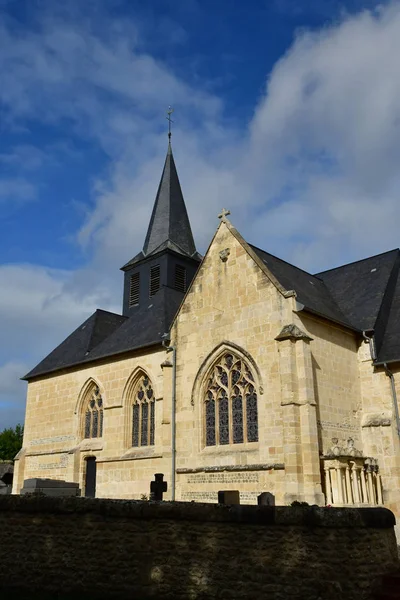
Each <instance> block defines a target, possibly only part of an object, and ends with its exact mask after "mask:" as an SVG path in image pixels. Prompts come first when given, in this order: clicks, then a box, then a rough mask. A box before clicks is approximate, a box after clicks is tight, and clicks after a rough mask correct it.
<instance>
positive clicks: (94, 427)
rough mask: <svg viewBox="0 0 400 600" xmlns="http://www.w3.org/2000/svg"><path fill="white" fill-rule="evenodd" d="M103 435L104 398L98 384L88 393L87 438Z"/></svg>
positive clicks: (85, 426)
mask: <svg viewBox="0 0 400 600" xmlns="http://www.w3.org/2000/svg"><path fill="white" fill-rule="evenodd" d="M102 435H103V399H102V397H101V394H100V390H99V388H98V387H97V386H95V385H94V386H93V388H92V389H91V390H90V392H89V394H88V400H87V401H86V410H85V425H84V437H85V438H98V437H101V436H102Z"/></svg>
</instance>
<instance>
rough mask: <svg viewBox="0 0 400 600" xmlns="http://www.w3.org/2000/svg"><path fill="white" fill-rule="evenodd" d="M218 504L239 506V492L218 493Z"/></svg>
mask: <svg viewBox="0 0 400 600" xmlns="http://www.w3.org/2000/svg"><path fill="white" fill-rule="evenodd" d="M218 504H240V494H239V490H226V491H224V490H223V491H221V492H218Z"/></svg>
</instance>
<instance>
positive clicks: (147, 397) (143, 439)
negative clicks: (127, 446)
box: [132, 377, 155, 447]
mask: <svg viewBox="0 0 400 600" xmlns="http://www.w3.org/2000/svg"><path fill="white" fill-rule="evenodd" d="M154 436H155V398H154V390H153V388H152V385H151V382H150V380H149V379H148V377H143V378H142V379H141V380H140V381H139V384H138V386H137V388H136V391H135V395H134V399H133V406H132V446H135V447H137V446H153V445H154Z"/></svg>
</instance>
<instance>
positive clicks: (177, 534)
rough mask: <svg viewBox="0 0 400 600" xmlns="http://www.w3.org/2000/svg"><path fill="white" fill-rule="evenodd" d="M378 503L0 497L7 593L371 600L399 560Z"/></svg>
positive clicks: (62, 598)
mask: <svg viewBox="0 0 400 600" xmlns="http://www.w3.org/2000/svg"><path fill="white" fill-rule="evenodd" d="M393 526H394V516H393V514H392V513H391V512H390V511H388V510H386V509H382V508H376V509H334V508H329V509H328V508H318V507H293V508H292V507H269V506H262V507H256V506H221V505H210V504H194V503H180V502H176V503H169V502H162V503H153V502H139V501H122V500H91V499H87V498H49V497H27V496H25V497H21V496H8V497H6V496H5V497H0V528H1V529H0V530H1V531H2V539H7V544H1V545H0V564H1V565H2V567H3V568H2V571H3V573H6V574H7V576H6V577H3V578H2V581H1V583H0V589H2V590H3V593H4V594H5V596H4V597H7V598H12V599H13V600H16V599H17V598H19V599H21V600H22V599H25V598H27V599H28V598H29V600H32V598H34V599H35V598H40V600H46V599H47V598H51V599H52V600H54V599H55V598H57V599H58V600H67V599H68V600H69V599H70V598H71V599H72V598H73V599H74V600H79V598H85V600H87V599H88V598H90V599H92V600H97V599H98V600H100V599H103V598H108V599H114V598H115V599H117V598H124V599H126V598H132V599H133V598H134V599H135V600H136V599H137V600H153V599H155V598H157V600H160V599H161V598H162V599H163V600H168V599H175V598H176V599H182V600H183V599H185V600H186V599H193V600H203V599H214V598H215V599H216V598H219V599H222V598H224V599H232V600H240V599H252V600H253V599H255V598H269V599H272V600H287V599H288V598H290V599H291V600H331V599H332V600H333V598H334V599H335V600H337V599H338V598H341V599H342V598H344V599H346V600H347V599H348V600H352V599H354V600H355V599H357V600H370V599H371V598H372V593H373V591H374V589H375V588H376V587H377V586H378V584H379V580H380V577H381V576H382V575H383V574H385V573H391V572H393V571H394V570H395V569H397V567H398V558H397V547H396V540H395V535H394V530H393Z"/></svg>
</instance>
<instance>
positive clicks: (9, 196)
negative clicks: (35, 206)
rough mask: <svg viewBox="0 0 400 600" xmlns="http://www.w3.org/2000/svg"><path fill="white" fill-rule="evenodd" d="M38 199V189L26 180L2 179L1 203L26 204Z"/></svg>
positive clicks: (0, 183)
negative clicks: (28, 201)
mask: <svg viewBox="0 0 400 600" xmlns="http://www.w3.org/2000/svg"><path fill="white" fill-rule="evenodd" d="M35 197H36V188H35V186H34V185H32V184H31V183H30V182H29V181H26V179H24V178H22V177H21V178H7V179H5V178H4V179H0V203H1V202H7V203H14V202H26V201H27V200H32V199H33V198H35Z"/></svg>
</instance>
